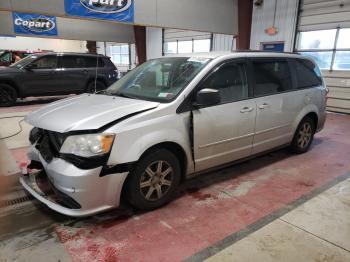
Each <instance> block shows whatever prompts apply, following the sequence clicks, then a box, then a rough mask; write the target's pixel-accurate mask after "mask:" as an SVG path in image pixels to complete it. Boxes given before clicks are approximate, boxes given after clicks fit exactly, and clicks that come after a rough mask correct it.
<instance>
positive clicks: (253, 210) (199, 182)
mask: <svg viewBox="0 0 350 262" xmlns="http://www.w3.org/2000/svg"><path fill="white" fill-rule="evenodd" d="M22 150H23V149H22ZM13 153H14V156H15V157H16V158H17V160H18V162H21V161H22V160H23V155H21V154H22V153H20V152H18V151H17V152H16V151H14V152H13ZM18 158H20V159H18ZM349 170H350V116H348V115H337V114H329V115H328V119H327V123H326V127H325V129H324V130H323V131H322V132H321V133H319V134H317V135H316V137H315V140H314V143H313V146H312V148H311V150H310V151H309V152H308V153H306V154H303V155H294V154H291V153H289V152H288V150H286V149H284V150H279V151H276V152H273V153H270V154H268V155H265V156H262V157H259V158H256V159H253V160H250V161H248V162H245V163H242V164H238V165H235V166H232V167H229V168H225V169H222V170H219V171H216V172H212V173H210V174H205V175H203V176H201V177H198V178H195V179H193V180H190V181H188V182H187V183H186V184H185V185H183V188H182V190H181V192H180V193H179V195H178V197H177V199H176V200H175V201H173V202H171V203H170V204H169V205H167V206H165V207H163V208H161V209H158V210H155V211H153V212H148V213H132V214H129V215H126V216H119V217H118V212H119V211H113V212H111V213H109V214H111V218H110V219H108V220H107V221H106V220H99V219H98V216H97V217H95V218H92V220H91V221H93V222H91V221H89V220H85V221H84V220H83V221H80V222H79V221H78V222H77V223H74V224H71V225H56V227H55V233H56V234H57V236H58V239H59V240H60V241H61V242H62V244H63V245H64V247H65V248H66V250H67V251H68V253H69V254H70V256H71V257H72V260H73V261H181V260H184V259H186V258H188V257H191V256H192V255H194V254H195V253H197V252H199V251H201V250H203V249H206V248H208V247H210V246H212V245H214V244H216V243H217V242H218V241H220V240H222V239H224V238H226V237H227V236H230V235H232V234H234V233H235V232H238V231H240V230H243V229H246V228H247V227H248V226H249V225H252V224H253V223H256V222H257V221H259V220H261V219H262V218H264V217H266V216H267V215H269V214H271V213H272V212H275V211H276V210H279V209H281V208H284V207H287V206H288V205H289V204H290V203H292V202H293V201H295V200H297V199H300V198H302V197H303V196H305V195H306V194H308V193H310V192H313V191H314V190H316V189H318V188H320V187H322V186H324V185H325V184H327V183H329V182H330V181H333V180H335V179H337V178H339V177H341V176H343V175H344V174H346V173H347V172H348V171H349ZM96 193H98V192H96Z"/></svg>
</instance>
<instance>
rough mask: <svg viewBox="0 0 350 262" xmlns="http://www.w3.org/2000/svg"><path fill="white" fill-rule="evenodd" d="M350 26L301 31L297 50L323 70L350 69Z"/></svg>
mask: <svg viewBox="0 0 350 262" xmlns="http://www.w3.org/2000/svg"><path fill="white" fill-rule="evenodd" d="M349 39H350V28H341V29H340V28H338V29H330V30H318V31H309V32H300V33H299V43H298V46H297V51H298V52H300V53H302V54H304V55H308V56H310V57H312V58H314V60H315V61H316V63H317V64H318V66H319V67H320V68H321V69H323V70H350V41H349Z"/></svg>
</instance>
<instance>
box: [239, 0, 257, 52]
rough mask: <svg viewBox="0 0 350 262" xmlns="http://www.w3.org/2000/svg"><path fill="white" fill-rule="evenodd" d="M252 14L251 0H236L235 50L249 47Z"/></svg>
mask: <svg viewBox="0 0 350 262" xmlns="http://www.w3.org/2000/svg"><path fill="white" fill-rule="evenodd" d="M252 16H253V0H238V37H237V50H248V49H249V48H250V35H251V31H252Z"/></svg>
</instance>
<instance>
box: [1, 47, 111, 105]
mask: <svg viewBox="0 0 350 262" xmlns="http://www.w3.org/2000/svg"><path fill="white" fill-rule="evenodd" d="M117 79H118V70H117V68H116V67H115V65H114V64H113V63H112V62H111V60H110V59H109V58H108V57H106V56H103V55H92V54H80V53H46V54H34V55H29V56H27V57H26V58H24V59H22V60H20V61H19V62H17V63H15V64H13V65H11V66H10V67H7V68H0V106H10V105H13V104H14V103H15V102H16V100H17V98H25V97H28V96H53V95H68V94H80V93H85V92H88V93H92V92H95V91H100V90H104V89H106V88H107V87H109V86H110V85H111V84H113V83H114V82H115V81H116V80H117Z"/></svg>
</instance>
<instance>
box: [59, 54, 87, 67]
mask: <svg viewBox="0 0 350 262" xmlns="http://www.w3.org/2000/svg"><path fill="white" fill-rule="evenodd" d="M61 59H62V60H61V61H62V68H84V67H85V61H84V59H83V58H82V57H80V56H63V57H62V58H61Z"/></svg>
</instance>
